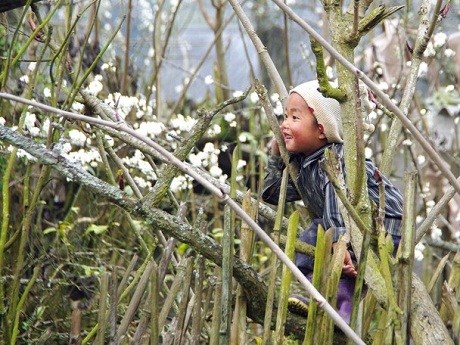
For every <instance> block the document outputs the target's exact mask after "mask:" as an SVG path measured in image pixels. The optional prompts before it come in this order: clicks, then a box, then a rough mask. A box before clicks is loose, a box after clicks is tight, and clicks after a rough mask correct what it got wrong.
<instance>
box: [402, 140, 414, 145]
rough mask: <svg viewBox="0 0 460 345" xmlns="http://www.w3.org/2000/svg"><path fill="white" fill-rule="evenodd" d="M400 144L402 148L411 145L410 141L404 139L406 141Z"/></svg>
mask: <svg viewBox="0 0 460 345" xmlns="http://www.w3.org/2000/svg"><path fill="white" fill-rule="evenodd" d="M402 144H403V145H404V146H411V145H412V140H410V139H406V140H404V141H403V142H402Z"/></svg>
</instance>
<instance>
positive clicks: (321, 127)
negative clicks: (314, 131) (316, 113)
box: [318, 123, 326, 139]
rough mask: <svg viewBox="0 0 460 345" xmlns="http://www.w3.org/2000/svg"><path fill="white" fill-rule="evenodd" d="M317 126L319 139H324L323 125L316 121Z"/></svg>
mask: <svg viewBox="0 0 460 345" xmlns="http://www.w3.org/2000/svg"><path fill="white" fill-rule="evenodd" d="M318 128H319V130H320V132H321V136H320V139H326V135H325V134H324V126H323V125H322V124H320V123H318Z"/></svg>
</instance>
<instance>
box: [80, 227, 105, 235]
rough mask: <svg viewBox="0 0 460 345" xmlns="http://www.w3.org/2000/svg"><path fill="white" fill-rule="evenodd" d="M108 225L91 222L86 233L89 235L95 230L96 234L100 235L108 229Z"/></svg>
mask: <svg viewBox="0 0 460 345" xmlns="http://www.w3.org/2000/svg"><path fill="white" fill-rule="evenodd" d="M108 227H109V226H108V225H96V224H91V225H90V226H88V228H87V229H86V231H85V235H88V234H89V233H91V232H94V233H95V234H96V235H100V234H102V233H103V232H105V231H106V230H107V228H108Z"/></svg>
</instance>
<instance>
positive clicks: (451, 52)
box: [444, 48, 457, 58]
mask: <svg viewBox="0 0 460 345" xmlns="http://www.w3.org/2000/svg"><path fill="white" fill-rule="evenodd" d="M455 54H457V53H456V52H455V50H452V49H450V48H447V49H446V50H444V55H445V56H446V58H451V57H454V56H455Z"/></svg>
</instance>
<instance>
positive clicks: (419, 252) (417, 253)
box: [414, 242, 425, 261]
mask: <svg viewBox="0 0 460 345" xmlns="http://www.w3.org/2000/svg"><path fill="white" fill-rule="evenodd" d="M424 250H425V245H424V244H423V243H420V242H419V243H417V244H416V245H415V248H414V258H415V260H417V261H422V260H423V251H424Z"/></svg>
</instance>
